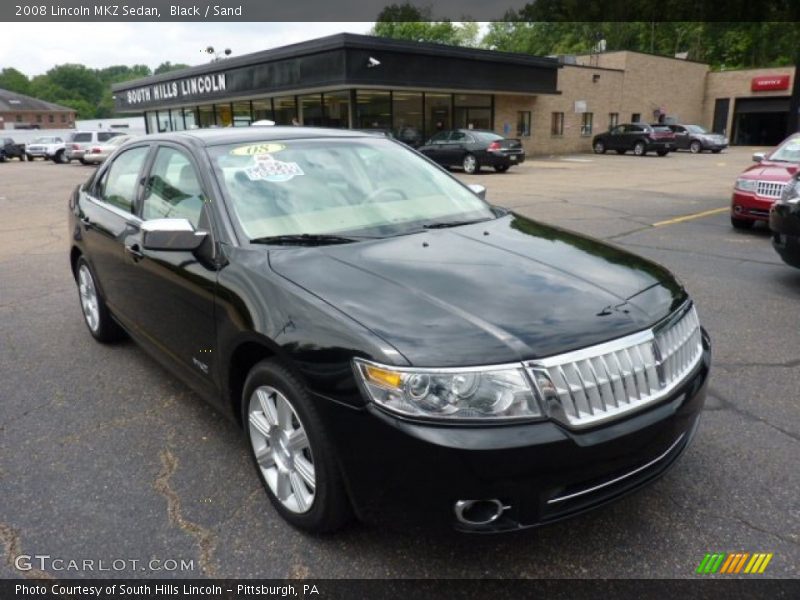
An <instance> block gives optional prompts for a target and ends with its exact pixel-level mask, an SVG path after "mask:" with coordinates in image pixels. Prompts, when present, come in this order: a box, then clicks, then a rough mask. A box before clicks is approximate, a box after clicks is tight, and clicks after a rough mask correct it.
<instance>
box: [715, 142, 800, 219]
mask: <svg viewBox="0 0 800 600" xmlns="http://www.w3.org/2000/svg"><path fill="white" fill-rule="evenodd" d="M753 160H754V161H755V162H756V163H757V164H754V165H750V166H749V167H747V168H746V169H745V170H744V171H743V172H742V173H741V174H740V175H739V177H737V178H736V183H735V184H734V186H733V197H732V198H731V224H732V225H733V226H734V227H736V228H737V229H749V228H750V227H752V226H753V224H754V223H755V222H756V221H764V222H768V221H769V209H770V208H771V207H772V205H773V204H774V203H775V201H776V200H777V199H778V198H780V197H781V193H782V192H783V188H784V186H785V185H786V184H787V183H788V182H789V181H790V180H791V179H792V176H793V175H794V174H795V173H796V172H797V170H798V168H800V134H797V133H795V134H793V135H790V136H789V137H788V138H786V139H785V140H783V142H781V143H780V145H779V146H777V147H776V148H775V149H774V150H773V151H772V152H770V153H768V154H765V153H763V152H756V153H755V154H753Z"/></svg>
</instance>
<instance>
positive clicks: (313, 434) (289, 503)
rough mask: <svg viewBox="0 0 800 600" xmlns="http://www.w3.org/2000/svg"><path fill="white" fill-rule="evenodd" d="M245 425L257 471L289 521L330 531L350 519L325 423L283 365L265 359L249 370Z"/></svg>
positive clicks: (300, 526)
mask: <svg viewBox="0 0 800 600" xmlns="http://www.w3.org/2000/svg"><path fill="white" fill-rule="evenodd" d="M242 422H243V424H244V430H245V437H246V438H247V442H248V446H249V448H250V456H251V458H252V459H253V462H254V464H255V467H256V472H257V473H258V476H259V478H260V479H261V483H262V484H263V485H264V489H265V490H266V492H267V496H268V497H269V499H270V501H271V502H272V505H273V506H274V507H275V510H277V511H278V513H279V514H280V515H281V516H282V517H283V518H284V519H285V520H286V521H288V522H289V523H290V524H291V525H293V526H295V527H297V528H298V529H302V530H305V531H309V532H312V533H326V532H330V531H335V530H336V529H340V528H341V527H343V526H344V525H345V524H346V523H347V522H348V521H349V520H350V519H351V517H352V509H351V507H350V501H349V499H348V497H347V493H346V492H345V489H344V483H343V481H342V476H341V473H340V471H339V466H338V462H337V459H336V451H335V450H334V447H333V444H332V443H331V441H330V439H329V438H328V434H327V433H326V429H325V427H324V424H323V422H322V419H321V418H320V416H319V413H318V412H317V409H316V407H315V406H314V402H313V401H312V399H311V397H310V396H309V394H308V392H307V391H306V387H305V385H304V384H303V383H302V381H301V380H300V379H299V378H298V377H297V376H296V375H295V374H294V373H293V372H292V371H291V370H289V369H288V368H287V367H286V366H285V365H284V364H283V363H281V362H280V361H278V360H275V359H269V360H264V361H261V362H260V363H258V364H257V365H256V366H254V367H253V368H252V370H251V371H250V374H249V375H248V376H247V380H246V381H245V384H244V390H243V394H242ZM257 456H258V457H257ZM310 482H311V483H310ZM312 483H313V484H312ZM279 495H280V496H284V497H283V498H280V497H279Z"/></svg>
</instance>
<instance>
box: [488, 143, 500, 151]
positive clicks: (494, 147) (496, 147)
mask: <svg viewBox="0 0 800 600" xmlns="http://www.w3.org/2000/svg"><path fill="white" fill-rule="evenodd" d="M487 150H489V151H490V152H491V151H492V150H500V142H492V143H491V144H489V147H488V148H487Z"/></svg>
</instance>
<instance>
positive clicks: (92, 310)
mask: <svg viewBox="0 0 800 600" xmlns="http://www.w3.org/2000/svg"><path fill="white" fill-rule="evenodd" d="M78 291H79V293H80V296H81V308H82V309H83V317H84V318H85V319H86V324H87V325H88V326H89V329H91V330H92V331H93V332H95V333H96V332H97V330H98V328H99V327H100V305H99V302H98V299H97V288H96V286H95V285H94V279H93V278H92V273H91V271H89V267H87V266H86V265H81V267H80V269H79V270H78Z"/></svg>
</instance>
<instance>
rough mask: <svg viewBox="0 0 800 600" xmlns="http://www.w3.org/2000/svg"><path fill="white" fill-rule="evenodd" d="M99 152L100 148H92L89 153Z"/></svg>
mask: <svg viewBox="0 0 800 600" xmlns="http://www.w3.org/2000/svg"><path fill="white" fill-rule="evenodd" d="M100 152H102V150H100V148H92V149H91V151H90V152H89V153H90V154H100Z"/></svg>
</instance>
